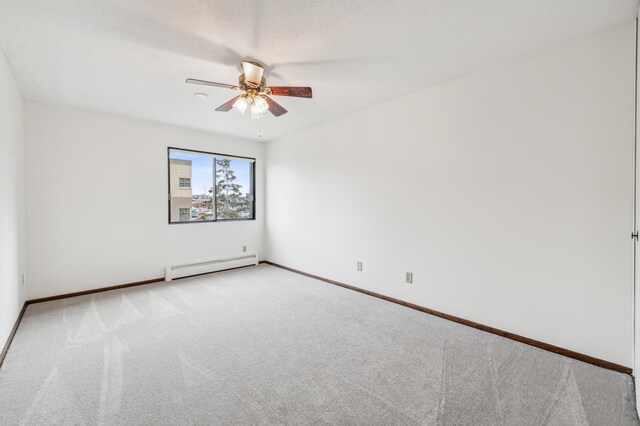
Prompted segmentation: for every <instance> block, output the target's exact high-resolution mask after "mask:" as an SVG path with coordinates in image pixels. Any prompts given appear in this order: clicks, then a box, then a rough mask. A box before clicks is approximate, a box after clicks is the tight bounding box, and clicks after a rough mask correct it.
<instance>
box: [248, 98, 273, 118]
mask: <svg viewBox="0 0 640 426" xmlns="http://www.w3.org/2000/svg"><path fill="white" fill-rule="evenodd" d="M267 111H269V105H268V104H267V101H265V100H264V98H263V97H262V96H256V97H254V98H253V100H252V102H251V117H252V118H261V117H263V116H264V115H265V114H266V113H267Z"/></svg>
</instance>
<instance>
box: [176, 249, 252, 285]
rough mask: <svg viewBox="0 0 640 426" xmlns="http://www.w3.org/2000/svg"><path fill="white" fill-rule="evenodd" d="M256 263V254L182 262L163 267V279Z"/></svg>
mask: <svg viewBox="0 0 640 426" xmlns="http://www.w3.org/2000/svg"><path fill="white" fill-rule="evenodd" d="M257 264H258V256H257V255H255V254H246V255H243V256H236V257H227V258H224V259H214V260H206V261H204V262H196V263H184V264H182V265H174V266H167V267H166V268H164V280H165V281H171V280H172V279H175V278H183V277H190V276H192V275H200V274H208V273H209V272H216V271H224V270H225V269H233V268H240V267H242V266H251V265H257Z"/></svg>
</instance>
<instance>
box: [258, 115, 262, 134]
mask: <svg viewBox="0 0 640 426" xmlns="http://www.w3.org/2000/svg"><path fill="white" fill-rule="evenodd" d="M258 137H259V138H261V137H262V119H260V118H258Z"/></svg>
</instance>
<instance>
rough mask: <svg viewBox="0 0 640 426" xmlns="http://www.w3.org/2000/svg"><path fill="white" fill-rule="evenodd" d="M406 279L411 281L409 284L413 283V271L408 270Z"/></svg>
mask: <svg viewBox="0 0 640 426" xmlns="http://www.w3.org/2000/svg"><path fill="white" fill-rule="evenodd" d="M406 281H407V283H409V284H412V283H413V272H407V275H406Z"/></svg>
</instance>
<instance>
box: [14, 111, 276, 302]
mask: <svg viewBox="0 0 640 426" xmlns="http://www.w3.org/2000/svg"><path fill="white" fill-rule="evenodd" d="M212 114H213V113H212ZM212 119H214V118H213V117H212ZM25 140H26V191H27V192H26V193H27V199H26V206H27V215H26V217H27V244H28V246H29V251H28V256H27V273H28V276H29V286H28V287H29V294H28V298H29V299H33V298H38V297H45V296H50V295H58V294H63V293H69V292H75V291H81V290H88V289H93V288H99V287H105V286H110V285H116V284H121V283H129V282H133V281H140V280H146V279H153V278H159V277H162V276H163V275H164V269H163V268H164V267H165V266H167V265H171V264H176V263H183V262H190V261H197V260H206V259H212V258H217V257H221V256H229V255H234V254H239V253H241V252H242V246H243V245H246V246H248V247H247V250H248V251H249V252H257V253H258V254H259V255H261V254H262V238H263V216H264V215H263V209H262V206H263V197H264V195H263V179H262V177H263V172H264V164H263V162H262V153H263V145H261V144H260V143H258V142H250V141H244V140H240V139H235V138H230V137H225V136H220V135H215V134H212V133H206V132H200V131H194V130H188V129H183V128H179V127H172V126H166V125H160V124H155V123H151V122H145V121H139V120H134V119H129V118H123V117H119V116H113V115H108V114H103V113H99V112H90V111H86V110H79V109H72V108H67V107H62V106H56V105H51V104H45V103H39V102H31V101H28V102H27V103H26V106H25ZM168 146H174V147H180V148H189V149H196V150H203V151H212V152H219V153H223V154H234V155H241V156H250V157H255V158H256V182H257V183H256V198H257V200H258V204H257V212H256V217H257V220H255V221H243V222H240V221H239V222H229V223H221V222H218V223H198V224H183V225H168V224H167V214H168V213H167V147H168Z"/></svg>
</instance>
